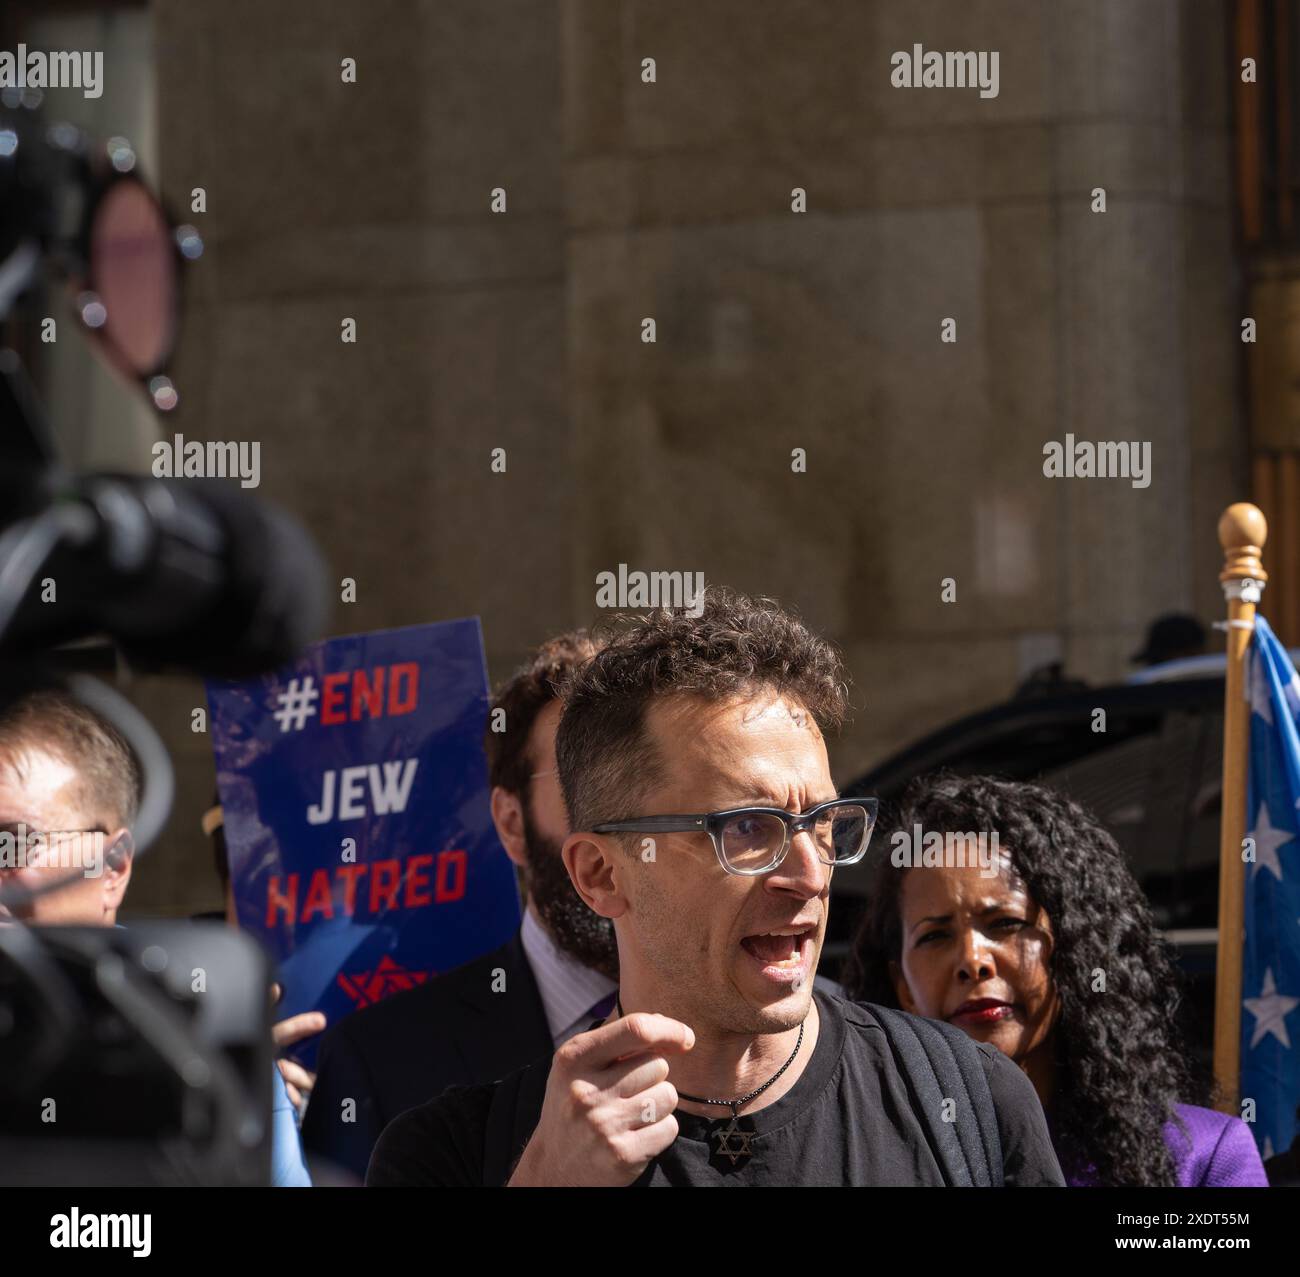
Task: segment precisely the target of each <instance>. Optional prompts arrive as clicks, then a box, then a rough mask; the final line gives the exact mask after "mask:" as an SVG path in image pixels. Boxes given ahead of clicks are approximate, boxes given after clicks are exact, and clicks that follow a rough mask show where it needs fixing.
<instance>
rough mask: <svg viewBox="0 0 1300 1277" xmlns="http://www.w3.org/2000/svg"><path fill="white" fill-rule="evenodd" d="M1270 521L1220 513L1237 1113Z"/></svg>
mask: <svg viewBox="0 0 1300 1277" xmlns="http://www.w3.org/2000/svg"><path fill="white" fill-rule="evenodd" d="M1267 538H1268V524H1267V523H1266V522H1265V520H1264V515H1263V514H1262V513H1261V511H1260V510H1259V508H1258V507H1257V506H1253V505H1250V504H1249V503H1247V502H1244V501H1240V502H1238V503H1237V504H1235V505H1230V506H1229V507H1228V508H1227V509H1226V510H1225V511H1224V512H1223V516H1222V517H1221V518H1220V519H1219V544H1220V545H1222V546H1223V560H1224V562H1223V571H1222V572H1221V573H1219V580H1220V582H1222V584H1223V595H1224V599H1225V601H1226V603H1227V605H1228V623H1227V635H1228V661H1227V669H1226V677H1225V678H1224V691H1223V698H1224V699H1223V811H1222V817H1221V820H1222V823H1221V825H1220V837H1219V944H1218V959H1217V965H1216V969H1215V982H1214V1079H1215V1082H1216V1083H1217V1084H1218V1089H1219V1108H1220V1109H1221V1110H1222V1111H1223V1112H1225V1113H1232V1114H1234V1115H1235V1114H1236V1113H1237V1099H1238V1097H1237V1090H1238V1084H1239V1075H1240V1068H1241V1060H1240V1055H1241V956H1242V953H1241V951H1242V936H1243V922H1244V916H1245V881H1246V879H1245V862H1244V861H1243V860H1242V858H1241V852H1242V842H1243V840H1244V839H1245V836H1246V761H1247V753H1248V750H1249V746H1250V706H1249V705H1248V704H1247V700H1246V695H1247V692H1246V660H1247V656H1248V651H1249V648H1250V638H1251V635H1252V633H1253V632H1254V629H1255V604H1256V603H1258V602H1259V597H1260V594H1261V592H1262V591H1263V589H1264V583H1265V582H1266V581H1267V580H1268V573H1267V572H1265V571H1264V567H1263V564H1262V563H1261V562H1260V555H1261V553H1262V552H1263V547H1264V542H1265V540H1267Z"/></svg>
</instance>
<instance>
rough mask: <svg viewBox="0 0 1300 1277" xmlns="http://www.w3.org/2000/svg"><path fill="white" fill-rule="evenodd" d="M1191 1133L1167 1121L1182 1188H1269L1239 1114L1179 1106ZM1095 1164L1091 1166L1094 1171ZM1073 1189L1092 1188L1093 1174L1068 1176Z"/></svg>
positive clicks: (1167, 1140) (1167, 1141) (1166, 1131)
mask: <svg viewBox="0 0 1300 1277" xmlns="http://www.w3.org/2000/svg"><path fill="white" fill-rule="evenodd" d="M1175 1107H1176V1108H1177V1110H1178V1115H1179V1116H1180V1117H1181V1118H1182V1119H1183V1121H1184V1122H1185V1123H1186V1124H1187V1134H1185V1135H1184V1134H1183V1132H1182V1131H1181V1130H1180V1129H1179V1127H1178V1124H1177V1123H1176V1122H1174V1121H1173V1120H1172V1119H1171V1120H1170V1121H1168V1122H1166V1123H1165V1127H1164V1136H1165V1144H1166V1145H1167V1146H1168V1148H1169V1152H1170V1153H1171V1154H1172V1156H1173V1159H1174V1169H1175V1170H1176V1172H1177V1174H1178V1187H1179V1188H1267V1187H1268V1176H1267V1175H1266V1174H1265V1173H1264V1163H1263V1162H1262V1161H1261V1160H1260V1156H1259V1150H1258V1149H1257V1148H1256V1147H1255V1140H1254V1138H1253V1137H1252V1135H1251V1133H1250V1128H1249V1127H1248V1126H1247V1125H1246V1123H1245V1122H1243V1121H1242V1120H1241V1118H1239V1117H1230V1116H1229V1115H1228V1114H1226V1113H1217V1112H1215V1110H1214V1109H1203V1108H1197V1107H1196V1105H1194V1104H1178V1105H1175ZM1091 1169H1092V1168H1091V1167H1089V1168H1088V1170H1089V1171H1091ZM1065 1182H1066V1184H1067V1185H1069V1187H1070V1188H1091V1187H1093V1186H1094V1185H1095V1180H1094V1179H1093V1178H1092V1176H1091V1175H1090V1174H1087V1173H1085V1174H1082V1175H1067V1177H1066V1181H1065Z"/></svg>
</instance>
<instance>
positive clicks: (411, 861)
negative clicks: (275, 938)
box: [266, 849, 469, 927]
mask: <svg viewBox="0 0 1300 1277" xmlns="http://www.w3.org/2000/svg"><path fill="white" fill-rule="evenodd" d="M435 861H436V862H437V864H436V867H435V863H434V862H435ZM402 864H403V862H402V861H401V860H399V859H397V858H396V857H394V858H393V859H391V860H374V861H371V862H370V863H369V864H360V865H338V866H337V867H336V868H334V869H333V870H329V869H317V870H315V871H314V872H313V873H312V875H311V881H310V882H309V883H308V884H307V891H306V894H305V895H304V896H303V899H302V908H301V911H299V907H298V888H299V886H300V885H301V881H302V875H301V874H296V873H291V874H289V875H288V876H287V877H286V878H285V879H284V880H283V886H282V885H281V878H280V875H279V874H276V875H275V876H274V877H272V878H271V880H270V882H269V883H268V884H267V888H266V925H267V926H268V927H273V926H275V920H276V916H277V915H281V916H282V917H283V919H284V921H285V922H287V923H289V924H293V923H295V922H296V923H299V924H301V923H306V922H310V921H311V920H312V919H313V918H316V917H321V918H335V917H345V918H350V917H352V916H353V914H355V913H356V912H357V907H358V901H357V897H358V894H361V896H362V906H363V908H362V912H363V913H369V914H380V913H386V912H387V911H388V910H390V909H423V908H425V907H426V906H427V905H434V904H437V905H442V904H450V903H452V902H453V901H456V900H461V899H463V898H464V896H465V876H466V872H467V871H468V868H469V854H468V853H467V852H465V851H462V850H460V849H452V850H450V851H440V852H439V853H438V854H437V855H436V856H433V855H427V854H424V855H419V856H409V857H407V859H406V862H405V864H406V874H405V879H403V874H402ZM430 869H433V881H432V883H431V882H430V881H429V871H430ZM399 896H400V897H401V899H400V900H399V899H398V897H399ZM336 897H337V898H336ZM367 905H368V906H369V907H368V908H366V907H364V906H367Z"/></svg>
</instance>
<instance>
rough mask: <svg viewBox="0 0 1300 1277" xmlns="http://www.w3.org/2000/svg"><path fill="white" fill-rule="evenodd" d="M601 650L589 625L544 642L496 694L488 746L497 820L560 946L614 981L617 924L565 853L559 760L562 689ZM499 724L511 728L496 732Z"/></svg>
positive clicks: (566, 827)
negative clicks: (596, 905)
mask: <svg viewBox="0 0 1300 1277" xmlns="http://www.w3.org/2000/svg"><path fill="white" fill-rule="evenodd" d="M596 650H597V644H596V643H595V642H594V641H593V639H592V638H591V636H590V635H589V634H587V632H586V631H585V630H574V631H572V632H570V633H568V634H561V635H559V636H558V637H556V638H553V639H550V640H548V641H547V642H546V643H543V644H542V645H541V647H539V648H538V649H537V651H536V652H534V653H533V656H532V657H531V659H529V660H528V661H527V662H526V663H525V664H524V665H523V666H521V667H520V668H519V669H518V670H517V671H516V672H515V673H514V675H512V676H511V678H510V679H509V680H508V681H507V682H506V683H505V684H504V685H503V686H502V687H501V689H500V690H499V691H498V692H497V695H496V699H495V700H494V701H493V702H492V711H493V712H492V713H490V714H489V716H488V731H487V733H486V735H485V738H484V744H485V747H486V750H487V757H488V772H489V779H490V780H491V784H492V820H493V822H494V823H495V825H496V829H497V834H498V836H499V837H500V839H501V844H502V846H504V847H505V849H506V854H507V855H509V857H510V859H511V860H513V861H514V862H515V864H516V865H518V866H519V868H520V870H521V871H522V874H523V878H524V884H525V887H526V889H527V892H528V898H529V900H530V902H531V903H532V906H533V907H534V908H535V909H536V910H537V914H538V917H539V918H540V919H541V922H542V924H543V925H544V926H545V927H546V929H547V931H548V932H549V933H550V935H551V937H552V938H553V939H554V941H555V943H556V944H557V945H558V946H559V948H560V949H562V950H563V951H564V952H566V953H568V954H570V955H571V956H572V957H574V958H576V959H577V960H578V961H579V962H581V963H583V965H584V966H588V967H591V968H593V969H594V970H596V971H600V972H602V973H603V974H605V975H607V976H609V977H610V978H611V979H612V978H615V977H617V975H618V950H617V946H616V945H615V942H614V928H613V925H612V924H611V922H610V921H609V919H608V918H602V917H600V915H598V914H595V913H593V912H592V911H591V910H590V909H589V908H588V907H587V906H586V905H585V904H584V903H583V901H582V900H581V898H580V897H579V896H578V894H577V892H575V891H574V889H573V883H572V882H571V881H570V880H569V875H568V871H567V870H566V869H565V868H564V861H563V860H562V859H561V856H560V847H561V845H562V844H563V842H564V837H565V835H566V834H567V833H568V832H569V822H568V817H567V815H566V813H565V809H564V797H563V795H562V794H561V792H560V780H559V774H558V772H557V770H556V765H555V730H556V726H557V725H558V723H559V721H560V700H559V689H560V688H561V686H562V685H563V684H564V682H565V681H566V680H567V679H568V678H570V677H571V676H572V675H573V673H574V672H575V671H576V670H577V669H578V668H579V667H580V666H582V665H583V664H585V663H586V662H587V661H588V660H590V659H591V657H592V656H593V655H594V654H595V652H596ZM497 710H502V711H504V714H503V715H502V714H497V713H496V712H495V711H497ZM502 720H504V721H502ZM494 721H495V722H497V723H498V724H499V725H500V726H502V727H503V728H504V730H502V731H493V730H492V726H493V723H494Z"/></svg>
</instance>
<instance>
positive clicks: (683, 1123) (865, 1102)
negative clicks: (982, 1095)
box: [366, 990, 1065, 1188]
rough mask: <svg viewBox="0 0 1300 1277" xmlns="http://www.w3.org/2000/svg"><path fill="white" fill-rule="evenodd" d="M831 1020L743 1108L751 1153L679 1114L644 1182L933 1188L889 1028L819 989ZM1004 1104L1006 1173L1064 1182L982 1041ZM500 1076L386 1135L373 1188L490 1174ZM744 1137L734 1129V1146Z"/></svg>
mask: <svg viewBox="0 0 1300 1277" xmlns="http://www.w3.org/2000/svg"><path fill="white" fill-rule="evenodd" d="M814 996H815V997H816V998H817V1009H818V1011H819V1012H820V1015H821V1026H820V1031H819V1033H818V1037H817V1043H816V1046H815V1047H814V1050H813V1056H812V1059H811V1060H810V1061H809V1063H808V1066H807V1068H805V1069H804V1071H803V1073H802V1074H801V1075H800V1077H799V1080H798V1081H797V1082H796V1083H795V1084H794V1086H793V1087H791V1088H790V1090H789V1091H787V1092H786V1093H785V1094H784V1095H783V1096H782V1097H781V1098H780V1099H779V1100H777V1101H776V1103H774V1104H769V1105H768V1106H767V1107H766V1108H762V1109H759V1110H758V1111H757V1112H754V1113H752V1114H742V1116H741V1118H740V1126H741V1128H742V1129H745V1130H747V1131H749V1132H752V1138H751V1139H750V1140H748V1141H747V1142H748V1144H749V1148H750V1150H751V1156H750V1157H749V1158H748V1159H745V1158H740V1159H739V1161H733V1159H732V1158H731V1157H730V1156H728V1155H727V1153H725V1152H720V1151H719V1143H720V1141H719V1140H718V1139H717V1138H716V1134H715V1132H716V1131H717V1130H718V1129H719V1128H720V1127H722V1126H725V1125H728V1124H729V1123H730V1117H729V1116H726V1115H725V1113H724V1116H723V1117H722V1118H721V1119H718V1120H714V1119H710V1118H705V1117H700V1116H697V1115H696V1114H693V1113H684V1112H682V1111H681V1110H680V1109H679V1110H678V1111H677V1113H676V1117H677V1122H678V1127H679V1133H678V1136H677V1139H676V1140H674V1141H673V1143H672V1144H671V1145H670V1146H669V1147H668V1148H667V1149H665V1150H664V1151H663V1152H662V1153H660V1154H659V1156H658V1157H656V1158H655V1159H654V1161H652V1162H651V1163H650V1165H649V1166H648V1167H647V1168H646V1170H645V1171H644V1172H643V1174H642V1175H641V1177H640V1178H639V1179H638V1180H637V1181H636V1184H637V1186H648V1187H671V1186H686V1185H699V1186H706V1185H711V1186H735V1187H740V1186H745V1187H750V1186H755V1185H758V1186H761V1185H772V1186H778V1185H785V1186H826V1187H835V1186H843V1185H860V1186H867V1185H934V1186H942V1185H943V1183H944V1178H943V1173H942V1171H941V1169H940V1166H939V1161H938V1159H937V1158H936V1156H935V1154H934V1152H933V1151H932V1149H931V1147H930V1142H929V1139H928V1137H927V1135H926V1133H925V1127H924V1125H923V1123H922V1122H921V1121H920V1119H918V1117H917V1115H916V1113H915V1112H914V1101H913V1100H912V1098H911V1097H910V1094H909V1090H908V1086H907V1082H906V1080H905V1078H904V1077H903V1076H902V1075H901V1074H900V1072H899V1070H898V1067H897V1065H896V1064H895V1062H894V1058H893V1054H892V1052H891V1051H890V1049H889V1046H888V1043H887V1041H886V1038H885V1032H884V1030H883V1029H882V1028H881V1027H880V1025H879V1024H878V1023H877V1021H876V1019H875V1017H874V1016H873V1015H872V1014H871V1008H870V1006H869V1005H867V1004H864V1003H859V1002H846V1001H844V1000H842V999H840V998H837V997H834V996H832V995H828V994H825V993H822V992H821V991H820V990H818V991H817V992H816V993H815V995H814ZM974 1045H975V1046H976V1047H977V1049H978V1051H979V1055H980V1059H981V1062H982V1063H983V1065H984V1073H985V1076H986V1077H987V1079H988V1084H989V1091H990V1093H991V1095H992V1097H993V1104H994V1108H995V1110H996V1112H997V1121H998V1131H999V1134H1000V1136H1001V1141H1002V1163H1003V1175H1004V1179H1005V1182H1006V1184H1007V1185H1008V1186H1010V1187H1031V1186H1035V1185H1063V1184H1064V1182H1065V1181H1064V1180H1063V1179H1062V1177H1061V1169H1060V1167H1059V1166H1058V1165H1057V1161H1056V1155H1055V1154H1054V1153H1053V1151H1052V1144H1051V1141H1050V1139H1049V1138H1048V1133H1047V1123H1046V1120H1045V1119H1044V1117H1043V1110H1042V1108H1041V1107H1040V1106H1039V1103H1038V1096H1037V1094H1036V1093H1035V1091H1034V1088H1033V1085H1032V1084H1031V1083H1030V1081H1029V1079H1028V1078H1027V1077H1026V1076H1025V1075H1024V1073H1022V1072H1021V1070H1020V1069H1019V1068H1017V1067H1016V1065H1015V1064H1013V1063H1012V1061H1011V1060H1010V1059H1008V1058H1007V1057H1006V1056H1005V1055H1003V1054H1002V1052H1001V1051H999V1050H998V1049H997V1047H994V1046H989V1045H988V1044H987V1043H982V1042H978V1043H974ZM497 1085H498V1083H495V1082H494V1083H490V1084H488V1085H486V1086H468V1087H464V1086H462V1087H452V1088H450V1089H448V1090H447V1091H444V1092H443V1094H442V1095H440V1096H439V1097H438V1098H437V1099H435V1100H430V1101H429V1102H428V1103H426V1104H422V1105H420V1106H419V1107H418V1108H414V1109H411V1110H409V1111H408V1112H406V1113H403V1114H402V1115H401V1117H399V1118H397V1119H396V1120H395V1121H393V1122H391V1123H390V1124H389V1125H388V1127H387V1128H386V1129H385V1130H384V1133H383V1135H382V1136H380V1139H379V1143H378V1144H377V1145H376V1146H375V1151H374V1154H373V1156H372V1157H371V1159H370V1169H369V1172H368V1173H367V1176H366V1183H367V1185H368V1186H370V1187H379V1188H393V1187H427V1188H444V1187H445V1188H455V1187H472V1186H478V1185H482V1183H483V1161H484V1152H483V1150H484V1140H485V1135H486V1128H487V1115H488V1108H489V1106H490V1104H491V1100H492V1095H493V1092H494V1090H495V1088H496V1086H497ZM745 1142H746V1141H742V1140H740V1139H739V1138H738V1137H737V1136H734V1135H733V1136H731V1137H730V1139H729V1140H728V1141H727V1148H729V1149H731V1150H735V1151H737V1152H738V1151H739V1150H741V1149H742V1148H743V1147H744V1144H745Z"/></svg>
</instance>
